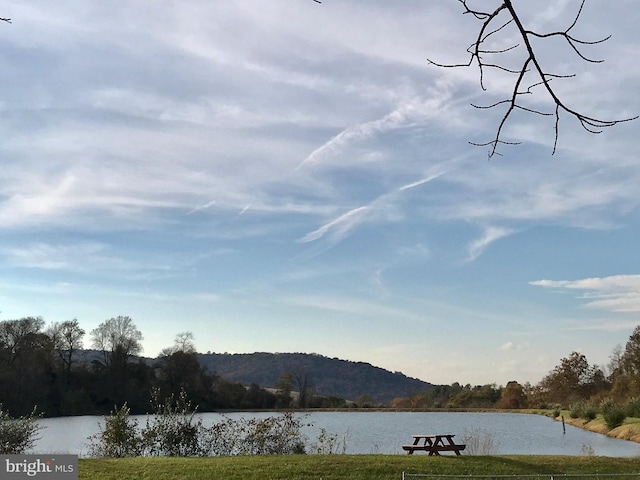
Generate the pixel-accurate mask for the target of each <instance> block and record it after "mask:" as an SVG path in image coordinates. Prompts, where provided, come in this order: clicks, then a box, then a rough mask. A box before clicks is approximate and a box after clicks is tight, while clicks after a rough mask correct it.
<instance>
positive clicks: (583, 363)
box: [538, 352, 608, 406]
mask: <svg viewBox="0 0 640 480" xmlns="http://www.w3.org/2000/svg"><path fill="white" fill-rule="evenodd" d="M607 387H608V384H607V382H606V379H605V375H604V372H603V371H602V369H601V368H600V367H598V366H597V365H590V364H589V362H588V361H587V357H585V356H584V355H583V354H581V353H578V352H572V353H571V355H569V356H568V357H565V358H563V359H561V360H560V364H559V365H557V366H556V367H555V368H554V369H553V370H552V371H551V372H550V373H549V374H548V375H547V376H545V377H544V378H543V379H542V381H541V382H540V383H539V384H538V391H539V392H538V393H539V395H540V396H541V397H542V398H544V400H546V402H550V403H558V404H561V405H565V406H568V405H570V404H571V403H573V402H576V401H578V400H586V399H589V398H590V397H591V396H593V395H595V394H597V393H599V392H601V391H602V390H605V389H606V388H607Z"/></svg>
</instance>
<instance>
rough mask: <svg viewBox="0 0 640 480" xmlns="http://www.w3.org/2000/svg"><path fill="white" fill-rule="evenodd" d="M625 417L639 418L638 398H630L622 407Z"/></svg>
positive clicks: (639, 406) (639, 405)
mask: <svg viewBox="0 0 640 480" xmlns="http://www.w3.org/2000/svg"><path fill="white" fill-rule="evenodd" d="M624 411H625V413H626V414H627V417H635V418H640V398H632V399H631V400H629V401H628V402H627V404H626V405H625V407H624Z"/></svg>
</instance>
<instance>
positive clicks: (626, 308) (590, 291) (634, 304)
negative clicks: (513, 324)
mask: <svg viewBox="0 0 640 480" xmlns="http://www.w3.org/2000/svg"><path fill="white" fill-rule="evenodd" d="M530 283H531V285H535V286H539V287H545V288H552V289H556V290H570V291H581V292H583V293H582V295H580V296H579V298H580V299H582V300H584V301H586V305H587V306H588V307H591V308H598V309H604V310H609V311H612V312H621V313H636V312H640V275H613V276H610V277H602V278H597V277H596V278H585V279H582V280H536V281H533V282H530Z"/></svg>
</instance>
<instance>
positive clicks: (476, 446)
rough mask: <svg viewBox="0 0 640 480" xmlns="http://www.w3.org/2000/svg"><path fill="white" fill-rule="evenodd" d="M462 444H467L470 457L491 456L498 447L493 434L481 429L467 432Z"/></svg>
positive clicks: (463, 436)
mask: <svg viewBox="0 0 640 480" xmlns="http://www.w3.org/2000/svg"><path fill="white" fill-rule="evenodd" d="M462 443H464V444H466V446H467V447H466V450H467V453H468V454H469V455H491V454H492V453H494V450H495V447H496V444H495V438H494V435H493V433H491V432H488V431H486V430H483V429H481V428H474V429H472V430H465V432H464V433H463V434H462Z"/></svg>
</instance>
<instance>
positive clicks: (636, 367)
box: [391, 325, 640, 416]
mask: <svg viewBox="0 0 640 480" xmlns="http://www.w3.org/2000/svg"><path fill="white" fill-rule="evenodd" d="M638 398H640V325H639V326H637V327H636V328H635V329H634V331H633V333H632V334H631V336H630V337H629V340H628V341H627V343H626V345H625V346H624V347H622V346H621V345H617V346H616V347H615V348H614V349H613V351H612V353H611V356H610V363H609V364H608V365H607V366H598V365H596V364H590V363H589V361H588V360H587V357H586V356H585V355H584V354H582V353H579V352H575V351H574V352H571V354H569V355H568V356H567V357H565V358H562V359H561V360H560V363H559V364H558V365H557V366H556V367H554V369H553V370H552V371H550V372H549V373H548V374H547V375H545V376H544V377H543V378H542V380H540V382H539V383H537V384H536V385H531V384H530V383H525V384H523V385H521V384H520V383H518V382H517V381H510V382H508V383H507V385H506V386H498V385H496V384H488V385H476V386H472V385H470V384H467V385H464V386H463V385H460V384H459V383H453V384H452V385H435V386H433V387H432V388H429V389H428V390H426V391H424V392H422V393H420V394H417V395H414V396H412V397H405V398H396V399H394V400H393V401H392V402H391V406H392V407H396V408H448V409H455V408H504V409H510V408H527V407H529V408H561V407H562V408H570V409H572V408H575V409H576V410H577V409H578V408H580V409H584V408H585V405H588V409H589V410H590V411H593V412H595V411H598V410H600V411H601V410H602V409H603V408H604V407H605V406H610V405H615V406H621V407H622V406H627V407H629V408H630V410H629V408H627V410H629V411H628V414H629V415H628V416H640V402H636V399H638ZM636 403H639V405H638V408H635V404H636ZM631 407H633V408H631ZM635 410H637V411H635Z"/></svg>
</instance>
